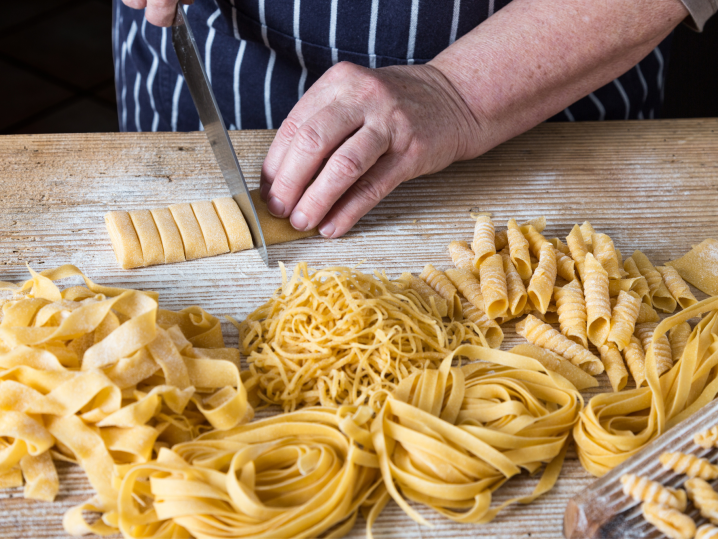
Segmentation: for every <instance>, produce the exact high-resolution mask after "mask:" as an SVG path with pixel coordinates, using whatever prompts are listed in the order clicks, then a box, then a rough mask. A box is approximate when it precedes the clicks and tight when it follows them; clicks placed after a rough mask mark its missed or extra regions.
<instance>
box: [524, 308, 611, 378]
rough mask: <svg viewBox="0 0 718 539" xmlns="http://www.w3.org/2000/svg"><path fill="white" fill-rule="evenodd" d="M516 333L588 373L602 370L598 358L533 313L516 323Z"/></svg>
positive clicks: (595, 373) (593, 373) (598, 372)
mask: <svg viewBox="0 0 718 539" xmlns="http://www.w3.org/2000/svg"><path fill="white" fill-rule="evenodd" d="M516 333H518V334H519V335H521V336H522V337H523V338H525V339H526V340H527V341H529V342H530V343H531V344H535V345H537V346H540V347H542V348H546V349H548V350H551V351H552V352H555V353H556V354H558V355H560V356H563V357H565V358H566V359H568V360H569V361H571V363H573V364H574V365H576V366H577V367H581V368H582V369H583V370H584V371H586V372H587V373H588V374H592V375H597V374H601V373H602V372H603V364H602V363H601V360H600V359H598V358H597V357H596V356H594V355H593V354H592V353H591V352H589V351H588V350H586V349H585V348H584V347H583V346H581V345H580V344H576V343H575V342H573V341H571V340H569V339H567V338H566V337H564V336H563V335H561V334H560V333H559V332H558V331H556V330H555V329H553V328H552V327H551V326H550V325H548V324H545V323H543V322H541V320H539V319H538V318H536V317H535V316H533V315H528V316H527V317H526V318H525V319H524V320H522V321H521V322H519V323H518V324H516Z"/></svg>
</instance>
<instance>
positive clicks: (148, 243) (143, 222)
mask: <svg viewBox="0 0 718 539" xmlns="http://www.w3.org/2000/svg"><path fill="white" fill-rule="evenodd" d="M130 219H132V226H134V228H135V232H136V233H137V238H138V239H139V240H140V246H141V247H142V264H143V265H144V266H152V265H154V264H164V262H165V252H164V249H163V248H162V240H161V239H160V233H159V231H158V230H157V225H155V221H154V219H153V218H152V213H150V211H149V210H139V211H131V212H130Z"/></svg>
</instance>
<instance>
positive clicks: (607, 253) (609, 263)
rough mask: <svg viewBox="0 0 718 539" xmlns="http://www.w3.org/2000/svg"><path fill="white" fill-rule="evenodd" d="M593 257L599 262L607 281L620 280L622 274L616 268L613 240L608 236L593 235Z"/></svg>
mask: <svg viewBox="0 0 718 539" xmlns="http://www.w3.org/2000/svg"><path fill="white" fill-rule="evenodd" d="M591 237H592V244H593V256H595V257H596V260H598V261H599V262H600V264H601V265H602V266H603V269H605V270H606V273H608V278H609V279H620V278H621V277H622V273H621V271H620V269H619V266H618V255H616V247H615V246H614V245H613V240H612V239H611V238H610V237H609V236H608V234H597V233H594V234H593V235H592V236H591Z"/></svg>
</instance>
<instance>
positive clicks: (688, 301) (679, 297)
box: [656, 266, 698, 309]
mask: <svg viewBox="0 0 718 539" xmlns="http://www.w3.org/2000/svg"><path fill="white" fill-rule="evenodd" d="M656 270H657V271H658V273H660V274H661V277H663V282H664V283H665V284H666V288H668V291H669V292H670V293H671V296H673V299H675V300H676V301H677V302H678V305H680V306H681V308H682V309H687V308H688V307H690V306H691V305H695V304H696V303H698V300H697V299H696V297H695V296H694V295H693V292H691V289H690V288H689V287H688V285H687V284H686V282H685V281H684V280H683V278H682V277H681V276H680V274H679V273H678V270H676V268H674V267H672V266H658V267H657V268H656Z"/></svg>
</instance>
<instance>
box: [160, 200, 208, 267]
mask: <svg viewBox="0 0 718 539" xmlns="http://www.w3.org/2000/svg"><path fill="white" fill-rule="evenodd" d="M169 210H170V212H172V218H173V219H174V220H175V223H177V228H178V229H179V231H180V235H181V236H182V244H183V245H184V254H185V258H186V259H187V260H194V259H196V258H204V257H206V256H207V244H206V243H205V242H204V236H203V235H202V229H201V228H200V226H199V222H198V221H197V217H196V216H195V214H194V212H193V211H192V205H191V204H187V203H183V204H173V205H172V206H170V207H169Z"/></svg>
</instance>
